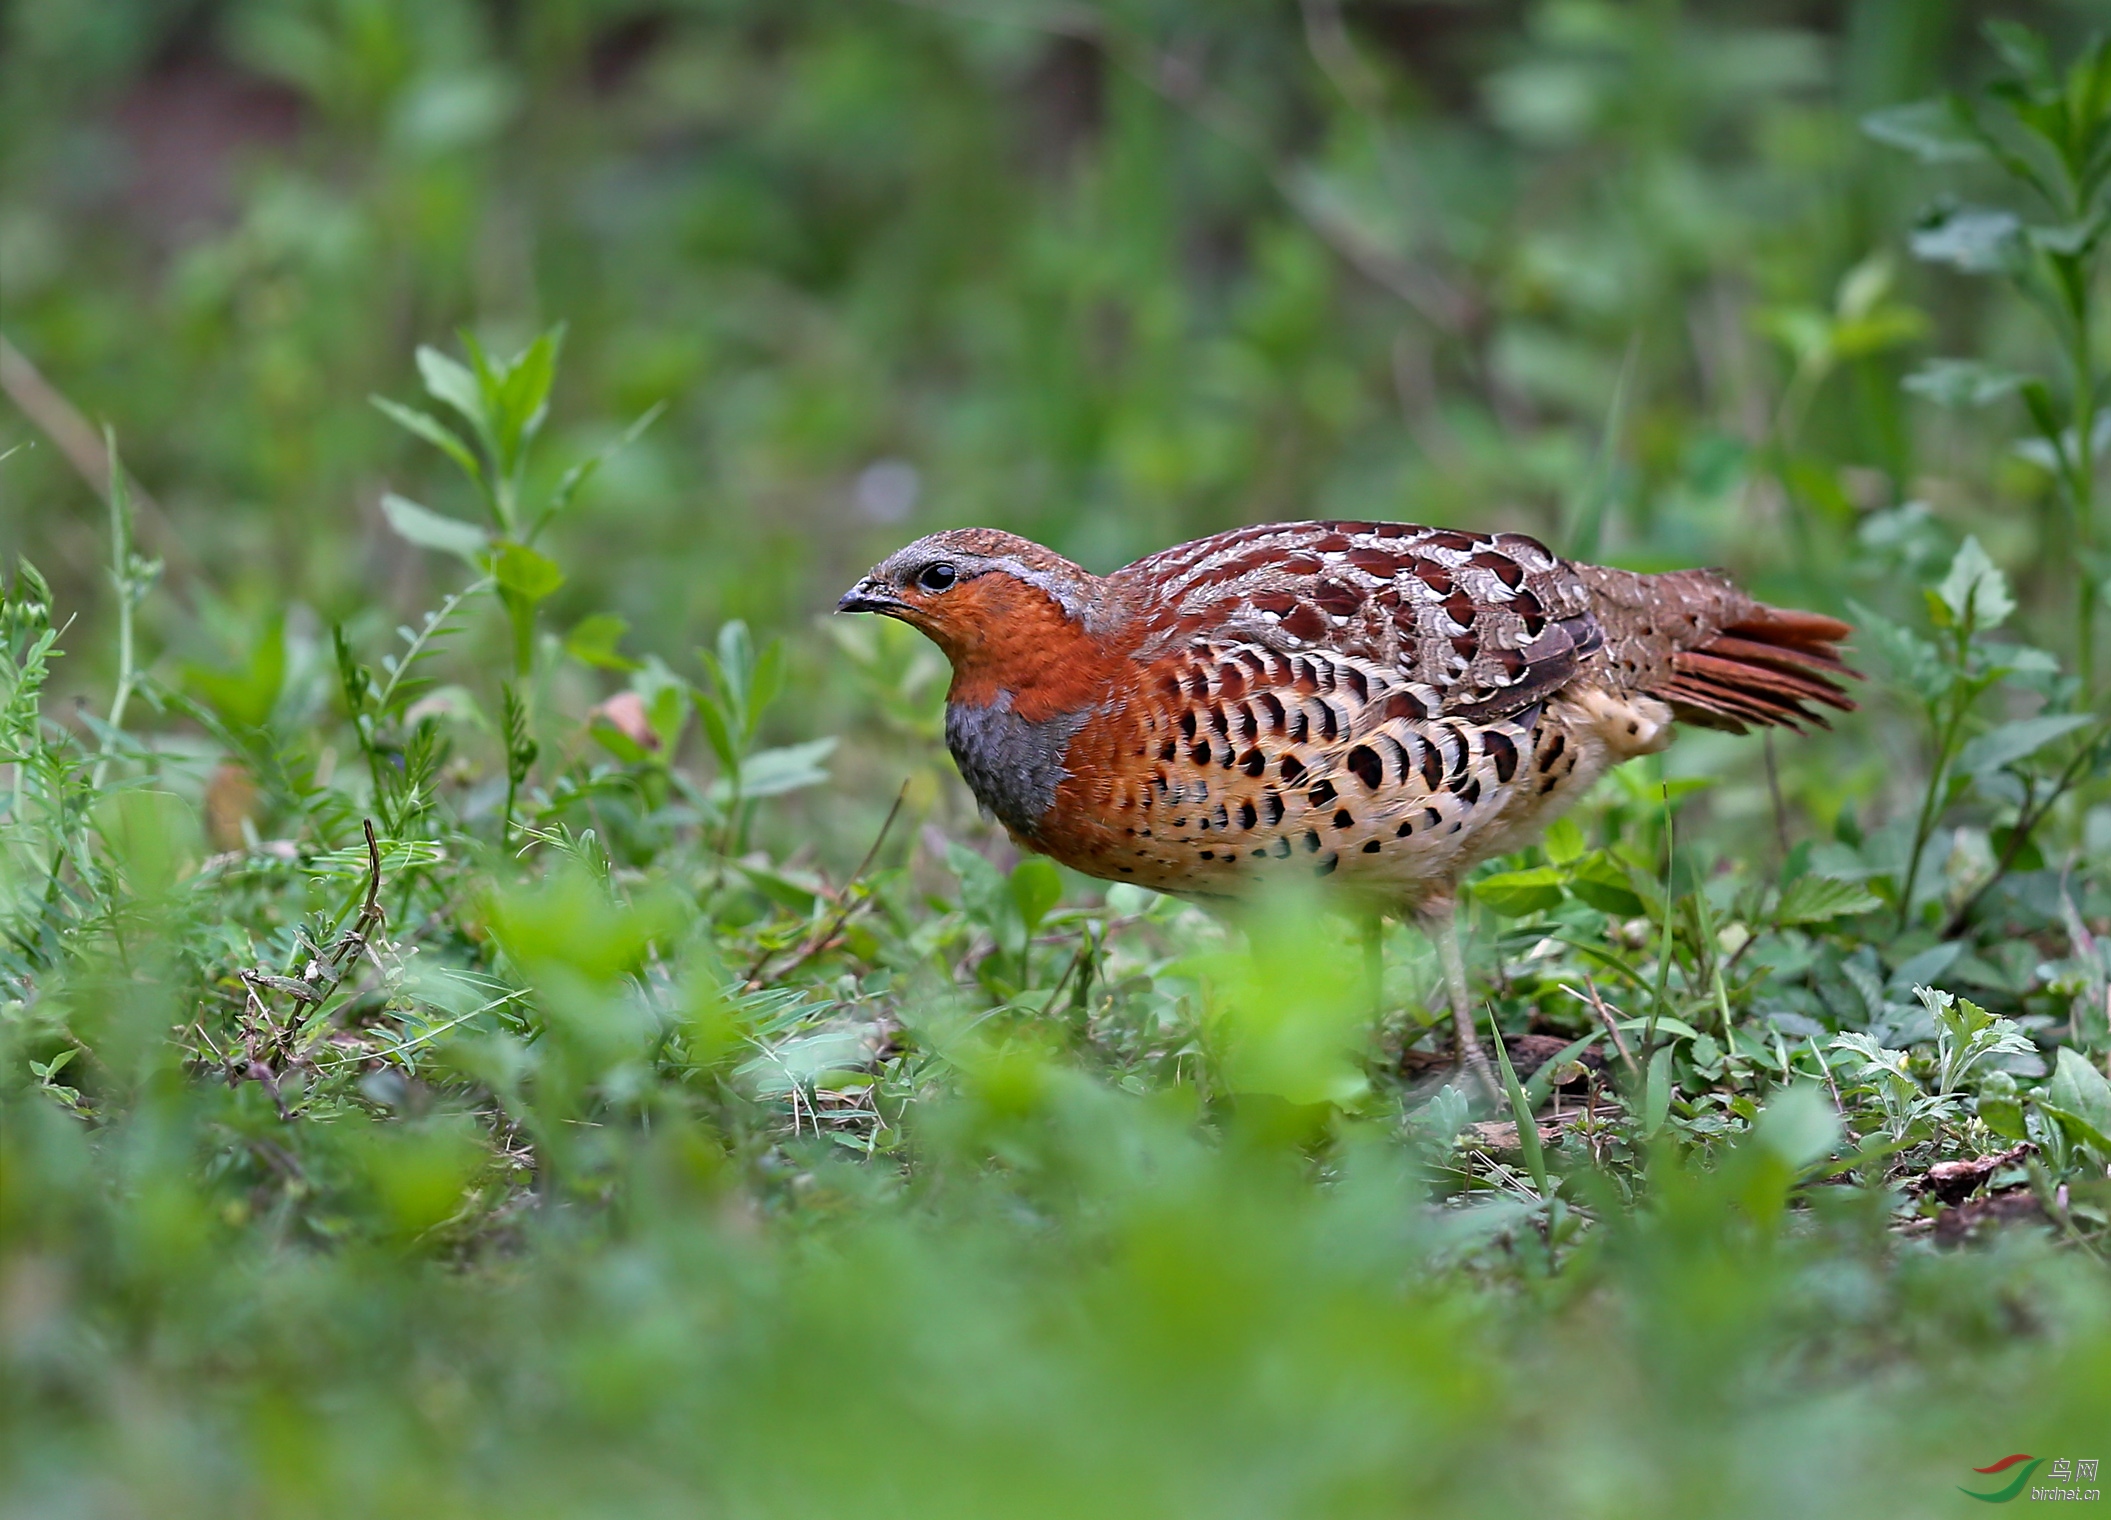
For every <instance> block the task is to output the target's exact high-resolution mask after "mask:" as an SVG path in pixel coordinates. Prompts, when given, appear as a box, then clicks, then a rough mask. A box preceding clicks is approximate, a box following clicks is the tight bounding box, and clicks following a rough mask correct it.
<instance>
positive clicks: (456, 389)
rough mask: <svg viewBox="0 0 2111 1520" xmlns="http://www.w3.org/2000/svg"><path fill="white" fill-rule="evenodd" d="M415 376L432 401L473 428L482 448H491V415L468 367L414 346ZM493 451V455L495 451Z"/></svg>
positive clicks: (431, 350) (433, 350)
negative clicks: (482, 444)
mask: <svg viewBox="0 0 2111 1520" xmlns="http://www.w3.org/2000/svg"><path fill="white" fill-rule="evenodd" d="M418 374H419V377H420V378H421V379H423V380H424V381H425V389H426V391H427V393H428V394H430V395H431V396H432V398H433V399H434V400H435V401H444V402H445V403H447V405H449V406H451V407H453V408H454V409H455V410H456V411H457V412H460V413H461V414H462V417H463V419H464V420H465V421H466V422H468V424H469V425H470V426H471V427H473V428H475V429H476V432H477V436H478V437H479V438H481V439H483V440H484V443H485V446H486V447H492V445H493V444H494V442H495V440H494V438H493V435H492V431H491V416H490V413H489V412H487V411H486V410H485V407H484V394H483V388H482V387H481V386H479V385H478V384H477V382H476V376H475V375H474V374H473V373H471V372H470V370H469V368H468V366H466V365H464V364H463V363H461V362H460V361H459V360H456V359H450V358H448V357H447V355H445V354H443V353H441V352H440V351H439V350H438V349H437V348H431V347H428V346H427V345H425V344H422V343H421V344H419V345H418ZM493 452H496V449H495V448H494V449H493Z"/></svg>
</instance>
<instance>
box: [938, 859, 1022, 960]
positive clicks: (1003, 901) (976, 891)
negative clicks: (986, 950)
mask: <svg viewBox="0 0 2111 1520" xmlns="http://www.w3.org/2000/svg"><path fill="white" fill-rule="evenodd" d="M946 869H947V870H949V871H951V872H952V873H953V875H954V876H955V877H957V878H958V879H959V881H960V906H961V909H962V911H963V912H965V913H966V914H967V916H968V917H969V918H971V919H973V920H975V922H977V923H979V924H981V925H982V926H983V927H984V928H985V929H988V930H989V931H990V932H991V933H993V934H995V935H996V936H997V938H998V939H999V940H1002V939H1004V938H1005V937H1006V936H1005V934H1004V933H1003V929H1004V927H1005V925H1006V923H1007V921H1008V920H1009V919H1011V918H1012V917H1013V916H1014V915H1016V914H1017V912H1018V903H1017V901H1016V899H1014V898H1013V897H1012V894H1011V882H1010V880H1009V879H1008V878H1007V877H1006V876H1005V875H1004V873H1003V872H1001V871H999V870H998V869H997V868H996V867H995V866H993V865H991V864H990V863H989V861H988V860H986V859H984V858H983V857H982V856H981V855H978V854H976V853H975V851H973V850H971V849H969V848H968V847H967V846H966V845H964V844H948V845H947V846H946Z"/></svg>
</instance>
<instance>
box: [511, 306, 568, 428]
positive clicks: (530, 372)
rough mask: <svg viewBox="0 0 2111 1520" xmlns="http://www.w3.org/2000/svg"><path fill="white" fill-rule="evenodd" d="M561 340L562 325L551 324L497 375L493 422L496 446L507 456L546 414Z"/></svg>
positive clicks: (555, 376)
mask: <svg viewBox="0 0 2111 1520" xmlns="http://www.w3.org/2000/svg"><path fill="white" fill-rule="evenodd" d="M563 341H564V329H563V327H561V326H559V327H553V328H551V329H550V330H549V331H548V332H545V333H542V334H540V335H538V336H537V338H536V339H535V341H534V342H533V343H530V344H529V345H528V346H527V347H526V348H524V349H522V350H521V351H520V352H519V353H517V354H515V355H514V356H513V362H512V363H510V364H508V365H507V366H506V368H505V372H504V373H503V374H502V375H501V376H499V379H498V391H497V396H496V401H497V406H496V409H495V410H496V413H497V416H496V421H497V424H498V442H499V448H500V450H501V452H502V454H503V455H504V457H506V458H507V459H509V460H510V459H512V458H514V457H515V456H516V455H518V454H519V452H520V449H521V446H522V445H523V444H525V443H526V442H527V441H528V440H529V439H531V438H533V437H534V436H535V435H536V433H538V432H539V431H541V429H542V423H543V419H544V418H545V417H546V416H548V415H549V409H550V387H551V385H552V384H553V383H554V382H555V380H556V378H557V351H558V349H559V347H560V346H561V345H562V344H563Z"/></svg>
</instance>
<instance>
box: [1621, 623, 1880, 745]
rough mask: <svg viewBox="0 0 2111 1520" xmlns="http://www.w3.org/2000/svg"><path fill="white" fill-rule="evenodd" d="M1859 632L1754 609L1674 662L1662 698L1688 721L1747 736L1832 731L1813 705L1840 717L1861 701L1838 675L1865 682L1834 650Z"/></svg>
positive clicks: (1676, 656)
mask: <svg viewBox="0 0 2111 1520" xmlns="http://www.w3.org/2000/svg"><path fill="white" fill-rule="evenodd" d="M1853 631H1854V630H1853V628H1851V627H1850V626H1849V625H1848V624H1846V623H1843V622H1841V621H1840V620H1839V619H1838V618H1829V617H1826V616H1824V615H1823V614H1821V613H1816V612H1793V611H1787V610H1784V609H1782V608H1778V607H1768V606H1766V605H1764V604H1763V603H1758V602H1754V603H1752V604H1751V607H1750V610H1749V611H1746V612H1745V613H1744V614H1743V615H1742V616H1740V617H1739V618H1738V619H1737V621H1735V622H1734V623H1730V624H1728V625H1727V626H1725V627H1724V628H1723V630H1722V631H1721V632H1720V633H1718V634H1716V635H1715V636H1714V637H1712V638H1710V639H1708V640H1707V641H1705V642H1703V643H1701V644H1698V645H1696V646H1695V647H1693V648H1691V649H1681V650H1678V651H1677V652H1676V653H1674V654H1673V655H1672V657H1671V667H1672V671H1673V673H1674V674H1673V677H1672V679H1671V680H1670V681H1668V682H1665V683H1664V684H1663V685H1662V686H1660V687H1658V688H1657V695H1658V696H1660V697H1662V698H1663V699H1664V700H1665V701H1667V702H1669V703H1670V704H1671V706H1672V709H1673V711H1675V712H1677V713H1678V714H1679V716H1680V717H1682V718H1684V719H1686V720H1687V721H1688V722H1693V723H1700V724H1703V725H1707V726H1711V727H1718V728H1727V729H1730V730H1732V731H1734V732H1738V733H1742V732H1743V731H1744V727H1745V725H1746V724H1747V723H1763V724H1781V725H1785V726H1787V727H1789V728H1801V727H1802V726H1803V725H1804V724H1805V723H1815V724H1817V725H1818V726H1819V727H1820V728H1830V727H1831V726H1832V725H1831V724H1829V723H1827V722H1826V721H1825V717H1824V715H1823V714H1822V713H1819V712H1815V711H1813V710H1812V709H1811V708H1810V707H1808V706H1806V705H1805V704H1806V703H1822V704H1824V705H1825V706H1827V707H1832V708H1836V709H1838V710H1839V711H1841V712H1852V711H1854V706H1855V704H1854V701H1853V699H1852V698H1850V697H1849V696H1848V695H1847V693H1846V692H1845V691H1843V690H1841V688H1840V686H1839V684H1838V682H1837V681H1836V680H1835V679H1834V678H1835V677H1837V676H1850V677H1853V678H1854V679H1856V680H1860V679H1861V672H1860V671H1857V670H1855V669H1853V668H1852V667H1850V666H1849V665H1848V664H1847V662H1846V661H1844V660H1842V659H1841V658H1840V652H1839V650H1838V648H1836V647H1835V646H1836V645H1837V644H1838V643H1839V641H1840V640H1841V639H1844V638H1846V637H1847V635H1848V634H1850V633H1852V632H1853Z"/></svg>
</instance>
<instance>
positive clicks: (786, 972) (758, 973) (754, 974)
mask: <svg viewBox="0 0 2111 1520" xmlns="http://www.w3.org/2000/svg"><path fill="white" fill-rule="evenodd" d="M908 795H909V783H908V782H906V781H904V782H903V783H902V788H901V790H900V791H898V792H896V793H895V794H894V806H893V807H890V808H889V809H887V817H886V820H885V821H884V822H882V823H881V824H880V831H879V833H878V834H876V835H874V836H873V840H872V848H871V849H869V850H867V851H866V852H865V858H864V859H863V860H861V861H859V862H858V868H857V869H856V870H855V871H852V872H851V873H850V876H849V879H848V880H846V881H845V882H844V883H843V890H842V891H840V892H838V893H837V894H836V901H837V902H838V903H840V904H841V906H840V907H839V908H838V909H837V911H836V916H835V918H834V920H833V921H832V922H830V924H829V925H828V927H827V928H826V929H823V930H822V931H821V932H820V933H818V934H813V935H809V936H808V937H807V939H806V942H805V943H804V944H802V945H801V946H800V947H799V953H798V954H797V955H795V956H793V957H792V960H791V964H790V965H788V966H786V967H785V968H784V969H783V970H782V971H779V972H778V973H777V975H778V976H779V977H787V976H790V975H791V974H792V973H793V972H794V971H797V970H798V969H799V968H800V967H801V966H803V965H805V964H806V963H807V962H808V961H810V960H812V959H813V958H814V957H815V956H817V955H819V954H820V953H821V951H822V950H823V949H824V948H825V947H826V946H827V945H828V943H829V942H830V941H831V940H833V939H834V938H835V937H836V936H837V935H838V934H841V933H842V932H843V926H844V925H845V924H847V923H848V922H850V915H851V914H853V913H855V912H857V911H858V909H860V908H862V907H863V906H865V904H866V903H867V902H870V901H871V899H870V898H865V899H861V900H860V901H857V902H852V901H851V900H850V889H851V888H852V887H854V886H856V885H857V884H858V880H859V878H860V877H862V876H863V875H864V874H865V873H866V872H867V871H868V870H870V869H871V868H872V862H873V861H874V860H875V859H877V858H878V856H879V853H880V846H881V845H883V844H885V843H886V842H887V835H888V833H889V831H891V830H892V829H893V827H894V820H895V819H896V818H897V817H899V816H900V815H901V811H902V803H903V801H904V800H905V799H906V798H907V797H908ZM776 953H777V952H776V951H774V950H765V951H764V952H763V953H762V954H761V955H759V956H757V957H756V958H755V964H754V965H752V966H750V967H748V970H747V974H746V975H745V976H743V977H742V978H741V980H742V981H743V982H745V983H746V984H747V985H748V986H749V987H751V988H754V987H760V986H761V985H762V971H763V968H764V967H765V966H767V965H769V963H770V958H771V957H772V956H774V955H775V954H776Z"/></svg>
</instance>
